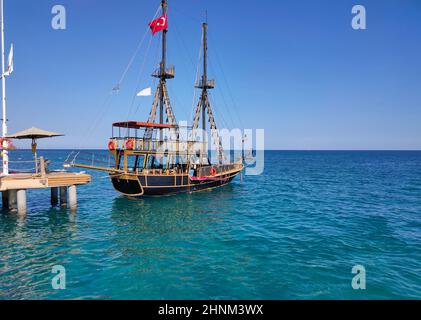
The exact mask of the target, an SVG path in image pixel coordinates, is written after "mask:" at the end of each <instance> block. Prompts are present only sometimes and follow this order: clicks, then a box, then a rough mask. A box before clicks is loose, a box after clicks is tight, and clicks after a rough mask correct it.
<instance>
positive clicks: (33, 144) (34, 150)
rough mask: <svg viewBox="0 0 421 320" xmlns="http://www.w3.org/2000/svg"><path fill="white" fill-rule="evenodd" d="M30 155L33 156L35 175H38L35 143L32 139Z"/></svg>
mask: <svg viewBox="0 0 421 320" xmlns="http://www.w3.org/2000/svg"><path fill="white" fill-rule="evenodd" d="M32 153H33V154H34V159H35V174H38V160H37V142H36V140H35V139H32Z"/></svg>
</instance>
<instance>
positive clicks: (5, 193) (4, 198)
mask: <svg viewBox="0 0 421 320" xmlns="http://www.w3.org/2000/svg"><path fill="white" fill-rule="evenodd" d="M1 198H2V205H3V209H9V191H3V192H2V193H1Z"/></svg>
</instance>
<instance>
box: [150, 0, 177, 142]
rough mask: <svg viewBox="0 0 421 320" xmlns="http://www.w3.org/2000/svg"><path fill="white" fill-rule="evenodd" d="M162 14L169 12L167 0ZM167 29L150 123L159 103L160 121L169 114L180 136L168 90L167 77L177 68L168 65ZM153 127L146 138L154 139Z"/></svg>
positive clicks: (161, 139) (169, 77)
mask: <svg viewBox="0 0 421 320" xmlns="http://www.w3.org/2000/svg"><path fill="white" fill-rule="evenodd" d="M161 8H162V16H166V13H167V0H162V1H161ZM167 32H168V31H167V30H163V31H162V58H161V63H160V65H159V68H158V70H156V71H155V72H154V73H153V74H152V76H153V77H155V78H158V79H159V83H158V87H157V89H156V92H155V96H154V100H153V103H152V110H151V112H150V114H149V118H148V123H155V119H156V116H157V112H158V110H157V109H158V105H159V123H160V124H164V113H166V114H167V122H168V123H169V124H170V125H173V126H174V128H175V133H176V135H177V137H178V135H179V130H178V125H177V121H176V119H175V116H174V112H173V109H172V107H171V103H170V98H169V96H168V90H167V79H173V78H174V75H175V69H174V67H173V66H171V67H167V64H166V63H167V62H166V52H167ZM163 130H164V129H159V140H160V141H161V142H162V141H163V140H164V131H163ZM152 135H153V129H147V130H146V131H145V139H152Z"/></svg>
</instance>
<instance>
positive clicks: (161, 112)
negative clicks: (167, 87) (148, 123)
mask: <svg viewBox="0 0 421 320" xmlns="http://www.w3.org/2000/svg"><path fill="white" fill-rule="evenodd" d="M161 7H162V15H165V14H166V13H167V0H162V1H161ZM166 52H167V30H163V32H162V60H161V72H160V73H161V90H160V94H159V123H160V124H163V123H164V83H165V82H166V80H165V79H166V76H165V73H166V70H165V68H166V61H165V60H166ZM163 134H164V131H163V129H160V131H159V140H160V141H162V140H163V139H164V136H163Z"/></svg>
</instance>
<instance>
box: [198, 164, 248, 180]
mask: <svg viewBox="0 0 421 320" xmlns="http://www.w3.org/2000/svg"><path fill="white" fill-rule="evenodd" d="M212 168H213V169H215V171H216V175H218V174H222V173H225V172H229V171H233V170H241V169H242V168H243V165H242V164H241V163H229V164H219V165H214V166H206V167H202V168H199V169H198V176H202V177H208V176H210V175H211V170H212Z"/></svg>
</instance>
